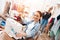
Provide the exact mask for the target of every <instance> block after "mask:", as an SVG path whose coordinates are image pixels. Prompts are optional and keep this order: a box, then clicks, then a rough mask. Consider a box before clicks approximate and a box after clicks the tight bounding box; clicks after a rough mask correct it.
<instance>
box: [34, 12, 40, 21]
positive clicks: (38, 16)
mask: <svg viewBox="0 0 60 40" xmlns="http://www.w3.org/2000/svg"><path fill="white" fill-rule="evenodd" d="M33 19H34V21H39V19H40V14H39V13H38V12H35V13H34V16H33Z"/></svg>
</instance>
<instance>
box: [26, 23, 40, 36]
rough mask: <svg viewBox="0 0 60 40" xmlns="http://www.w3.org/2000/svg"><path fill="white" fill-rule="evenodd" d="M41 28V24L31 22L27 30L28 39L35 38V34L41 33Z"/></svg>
mask: <svg viewBox="0 0 60 40" xmlns="http://www.w3.org/2000/svg"><path fill="white" fill-rule="evenodd" d="M39 28H40V23H39V22H36V23H35V22H31V23H30V24H28V25H27V29H26V34H27V36H26V37H34V36H35V34H36V33H37V32H38V31H39Z"/></svg>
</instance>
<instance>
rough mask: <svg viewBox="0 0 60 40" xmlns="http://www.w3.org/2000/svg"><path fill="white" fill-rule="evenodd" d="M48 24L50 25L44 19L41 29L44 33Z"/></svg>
mask: <svg viewBox="0 0 60 40" xmlns="http://www.w3.org/2000/svg"><path fill="white" fill-rule="evenodd" d="M47 23H48V20H46V19H42V23H41V29H42V31H43V30H44V28H45V26H46V25H47Z"/></svg>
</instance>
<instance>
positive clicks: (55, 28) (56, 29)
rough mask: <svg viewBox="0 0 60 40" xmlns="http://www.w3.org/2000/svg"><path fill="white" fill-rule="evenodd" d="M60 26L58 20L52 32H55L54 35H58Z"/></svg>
mask: <svg viewBox="0 0 60 40" xmlns="http://www.w3.org/2000/svg"><path fill="white" fill-rule="evenodd" d="M59 26H60V20H58V21H57V22H56V23H55V24H54V25H53V26H52V28H51V31H53V32H54V35H56V33H57V31H58V29H59Z"/></svg>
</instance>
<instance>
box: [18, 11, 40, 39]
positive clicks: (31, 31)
mask: <svg viewBox="0 0 60 40" xmlns="http://www.w3.org/2000/svg"><path fill="white" fill-rule="evenodd" d="M40 18H41V12H40V11H36V12H35V13H34V16H33V21H31V22H30V23H28V24H27V26H26V30H25V32H21V33H17V37H21V36H22V37H26V39H25V40H34V39H33V37H34V36H35V34H36V33H37V32H38V30H39V28H40V23H39V20H40Z"/></svg>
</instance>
